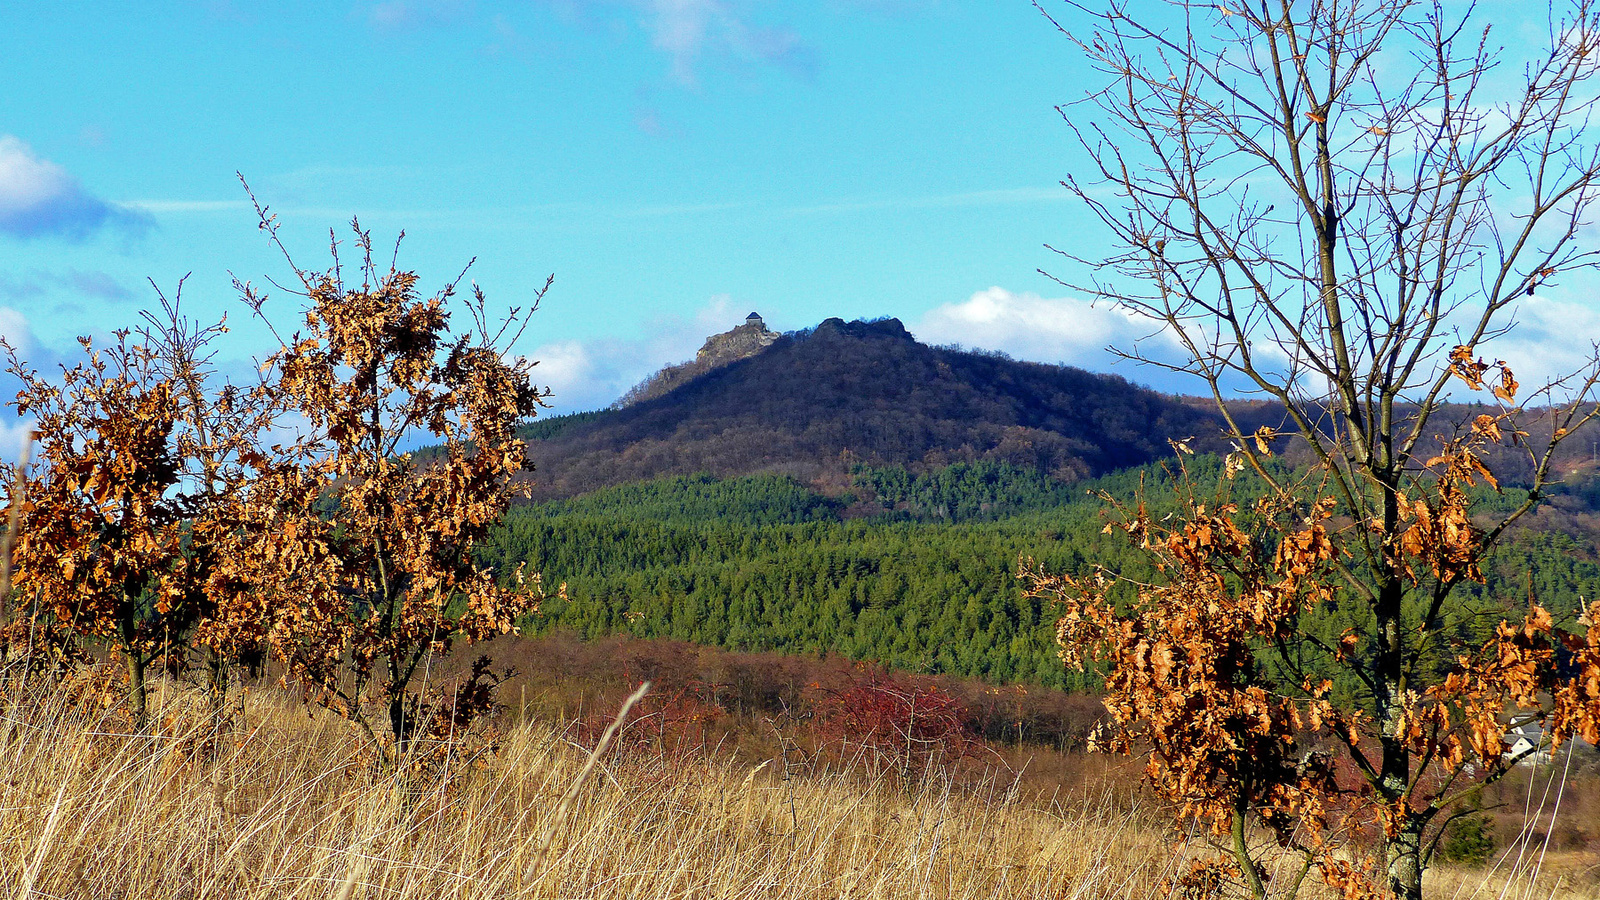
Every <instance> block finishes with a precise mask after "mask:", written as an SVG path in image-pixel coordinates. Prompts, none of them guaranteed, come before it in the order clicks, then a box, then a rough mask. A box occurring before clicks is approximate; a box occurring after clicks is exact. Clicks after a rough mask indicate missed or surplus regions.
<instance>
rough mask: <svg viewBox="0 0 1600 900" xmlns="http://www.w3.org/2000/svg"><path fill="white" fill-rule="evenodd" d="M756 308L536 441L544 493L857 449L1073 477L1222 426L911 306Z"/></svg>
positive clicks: (886, 457) (830, 469)
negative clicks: (982, 345) (827, 315)
mask: <svg viewBox="0 0 1600 900" xmlns="http://www.w3.org/2000/svg"><path fill="white" fill-rule="evenodd" d="M746 321H747V324H744V325H740V326H737V327H735V328H733V329H731V330H729V331H726V332H723V333H722V334H719V335H712V336H711V337H710V338H709V339H707V341H706V346H705V347H703V348H701V351H700V354H699V355H698V356H697V357H696V358H695V359H694V360H692V361H690V362H687V363H683V364H682V365H678V366H669V367H668V368H666V369H664V370H662V372H660V373H658V374H657V375H656V376H654V377H653V378H651V379H649V380H648V381H646V382H644V383H643V384H641V385H640V386H639V387H637V388H635V389H634V390H633V391H630V392H629V394H628V396H627V397H625V398H624V399H623V401H621V402H619V404H618V406H617V407H615V408H613V409H612V410H611V411H608V412H603V413H599V414H595V415H592V416H590V417H587V418H583V419H574V420H573V422H572V423H571V424H570V425H564V426H562V427H560V428H559V430H551V431H549V433H548V434H547V435H545V437H544V438H543V439H542V440H540V442H539V444H538V446H537V447H536V448H535V449H534V450H533V451H532V456H533V458H534V460H535V461H536V464H537V466H538V469H537V472H536V474H535V475H534V480H535V490H536V491H537V493H538V495H539V496H545V497H555V496H572V495H575V494H581V493H585V492H587V491H591V490H594V489H596V488H599V487H605V486H607V485H612V484H623V483H626V482H630V481H638V480H644V479H649V478H657V477H660V476H663V475H676V474H693V473H699V472H706V473H710V474H713V475H717V476H732V475H743V474H752V473H758V472H778V473H783V474H788V475H793V476H795V477H797V478H799V479H801V480H803V481H808V482H811V483H814V484H818V485H828V486H834V487H838V486H843V485H848V483H849V478H850V474H849V473H850V467H851V466H852V465H853V464H854V463H857V462H860V463H866V464H869V465H877V466H903V467H906V468H908V469H911V470H913V471H924V470H933V469H938V468H942V467H944V466H947V465H949V464H951V463H954V462H962V461H966V462H976V461H980V460H992V461H996V462H1003V463H1007V464H1010V465H1015V466H1021V467H1024V468H1030V469H1036V470H1038V471H1040V472H1044V473H1047V474H1049V475H1051V476H1053V477H1055V478H1058V479H1061V480H1073V479H1076V478H1081V477H1083V476H1087V475H1097V474H1101V473H1104V472H1109V471H1112V470H1114V469H1118V468H1122V467H1125V466H1129V465H1137V464H1142V463H1146V462H1149V461H1151V460H1153V459H1157V458H1160V457H1162V456H1164V455H1166V454H1167V453H1169V452H1170V450H1169V449H1168V447H1167V439H1168V438H1174V437H1177V438H1183V437H1189V436H1192V435H1202V434H1206V433H1208V432H1209V433H1216V431H1217V430H1218V427H1219V426H1218V424H1217V423H1216V422H1215V421H1214V419H1215V417H1214V416H1212V415H1209V414H1207V413H1205V412H1204V411H1202V410H1199V409H1197V408H1195V407H1192V406H1190V405H1188V404H1185V403H1184V402H1182V401H1179V400H1175V399H1172V398H1168V397H1164V396H1162V395H1160V394H1157V393H1155V392H1154V391H1150V390H1148V389H1146V388H1142V387H1139V386H1137V385H1134V384H1131V383H1129V382H1127V381H1126V380H1124V379H1122V378H1118V377H1115V376H1110V375H1096V374H1093V373H1090V372H1086V371H1084V370H1082V369H1075V368H1072V367H1069V366H1052V365H1044V364H1041V363H1029V362H1019V361H1016V360H1012V359H1009V358H1007V357H1004V356H1001V355H997V354H986V353H976V352H971V353H969V352H965V351H959V350H954V349H948V348H941V347H929V346H926V345H924V344H921V343H918V342H917V340H916V339H915V338H914V337H912V336H911V334H910V333H909V332H908V331H906V328H905V325H904V324H902V323H901V322H900V321H899V320H897V319H892V318H885V319H878V320H876V321H855V322H846V321H844V320H843V319H838V318H833V319H827V320H825V321H823V322H822V323H820V324H818V325H817V326H816V327H814V328H810V329H805V330H802V331H798V332H793V333H791V334H788V335H781V336H780V335H777V334H774V333H773V332H771V331H768V330H767V328H766V326H765V325H760V324H756V322H755V321H754V320H746ZM554 421H559V420H553V422H554Z"/></svg>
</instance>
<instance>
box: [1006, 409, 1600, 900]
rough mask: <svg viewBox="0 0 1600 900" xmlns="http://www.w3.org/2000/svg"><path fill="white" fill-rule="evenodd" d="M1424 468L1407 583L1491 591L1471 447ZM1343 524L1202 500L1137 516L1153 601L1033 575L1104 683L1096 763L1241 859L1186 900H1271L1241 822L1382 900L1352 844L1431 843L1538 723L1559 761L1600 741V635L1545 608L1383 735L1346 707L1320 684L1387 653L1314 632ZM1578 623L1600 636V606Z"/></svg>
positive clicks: (1465, 654)
mask: <svg viewBox="0 0 1600 900" xmlns="http://www.w3.org/2000/svg"><path fill="white" fill-rule="evenodd" d="M1481 431H1482V432H1486V433H1492V431H1493V430H1492V429H1489V428H1483V429H1481ZM1429 465H1430V467H1432V468H1433V469H1434V471H1435V481H1434V483H1433V484H1434V488H1435V490H1434V492H1433V494H1432V495H1431V496H1430V497H1429V498H1428V499H1427V500H1426V501H1424V500H1420V499H1419V500H1415V501H1411V502H1409V503H1407V504H1406V505H1405V506H1404V513H1405V515H1406V516H1407V517H1408V521H1409V525H1408V526H1407V527H1406V529H1405V531H1404V532H1403V533H1402V536H1401V540H1400V541H1399V542H1398V546H1397V547H1396V548H1394V553H1395V561H1396V563H1397V564H1398V565H1399V566H1400V567H1401V568H1402V569H1403V570H1404V571H1407V572H1411V573H1412V577H1413V578H1414V579H1415V578H1416V577H1417V575H1418V573H1421V572H1429V573H1431V574H1432V575H1433V577H1434V578H1435V579H1437V580H1438V583H1443V584H1450V583H1454V582H1458V581H1460V580H1462V579H1466V578H1473V579H1477V580H1481V579H1482V574H1481V572H1480V571H1479V569H1478V559H1479V554H1480V553H1481V546H1480V544H1481V538H1482V534H1481V532H1479V531H1478V530H1477V529H1476V528H1475V527H1473V525H1472V524H1471V522H1470V519H1469V517H1468V511H1469V510H1468V500H1467V497H1466V494H1465V488H1466V487H1467V486H1470V485H1471V484H1473V483H1474V482H1475V481H1476V480H1479V479H1483V478H1484V477H1485V475H1486V474H1487V473H1486V472H1485V471H1483V469H1482V465H1481V463H1480V462H1478V460H1477V458H1476V456H1475V455H1473V454H1472V450H1471V443H1470V441H1468V442H1464V443H1462V444H1459V445H1453V446H1451V447H1450V448H1448V449H1447V450H1446V451H1445V452H1444V453H1443V454H1441V456H1440V457H1439V458H1437V459H1435V460H1432V461H1431V462H1430V464H1429ZM1491 483H1492V482H1491ZM1337 511H1338V504H1337V503H1335V501H1334V500H1333V499H1331V498H1327V497H1324V498H1322V499H1320V500H1317V501H1315V502H1313V503H1311V504H1309V505H1307V504H1305V503H1303V502H1297V501H1295V500H1294V499H1293V498H1291V497H1287V496H1280V497H1277V498H1271V497H1269V498H1267V499H1265V500H1262V501H1259V502H1257V503H1256V504H1253V505H1252V507H1251V509H1250V510H1249V512H1248V513H1241V511H1240V509H1239V508H1238V507H1237V506H1236V505H1235V504H1233V503H1230V502H1222V503H1214V504H1210V505H1208V504H1205V503H1201V502H1198V501H1196V500H1193V499H1191V500H1190V501H1189V502H1188V504H1187V505H1186V506H1185V507H1184V508H1183V509H1181V510H1180V511H1179V512H1178V513H1176V514H1174V515H1172V516H1169V517H1167V518H1165V519H1162V520H1161V521H1159V522H1156V521H1152V520H1151V516H1150V515H1149V513H1147V512H1146V510H1145V508H1144V506H1143V505H1142V504H1141V505H1140V506H1139V507H1138V508H1137V510H1135V511H1131V513H1129V514H1128V515H1127V518H1126V521H1124V522H1122V523H1121V524H1120V528H1119V530H1122V531H1124V532H1125V533H1127V534H1128V535H1129V537H1130V539H1132V540H1133V541H1134V542H1135V543H1136V544H1138V545H1139V546H1142V547H1144V548H1146V549H1147V550H1148V551H1149V552H1150V553H1151V555H1152V557H1153V561H1154V562H1155V563H1156V565H1157V568H1158V570H1159V572H1160V577H1159V579H1157V580H1156V581H1155V582H1153V583H1139V582H1133V581H1130V580H1128V579H1126V578H1123V577H1121V576H1119V575H1117V574H1116V573H1114V572H1110V571H1107V570H1104V569H1097V570H1095V571H1093V572H1092V573H1091V574H1089V575H1087V576H1075V575H1064V574H1050V573H1046V572H1043V571H1042V570H1040V569H1039V568H1038V567H1036V566H1034V565H1032V564H1031V563H1025V564H1024V566H1023V568H1022V571H1021V578H1022V579H1023V581H1024V584H1025V587H1026V590H1027V593H1028V594H1029V595H1030V596H1032V597H1038V598H1041V599H1046V600H1050V601H1052V602H1054V603H1055V604H1057V606H1058V609H1059V610H1060V612H1061V618H1060V619H1059V620H1058V622H1057V626H1056V637H1057V641H1058V643H1059V645H1060V649H1061V656H1062V658H1063V660H1065V661H1066V662H1067V664H1068V665H1071V666H1074V667H1076V668H1079V669H1084V668H1087V667H1089V666H1093V665H1102V666H1105V667H1107V669H1108V671H1107V672H1106V676H1105V687H1106V697H1105V706H1106V709H1107V711H1108V712H1109V713H1110V722H1109V724H1108V725H1107V726H1106V727H1105V728H1103V730H1102V731H1101V732H1100V733H1099V734H1097V735H1096V738H1095V741H1094V743H1093V746H1095V747H1096V748H1097V749H1101V750H1109V751H1112V752H1120V753H1134V752H1138V753H1141V754H1142V755H1144V756H1145V758H1146V768H1145V771H1146V774H1147V776H1148V777H1149V779H1150V783H1151V784H1152V785H1153V786H1154V788H1155V790H1156V791H1157V792H1158V793H1159V794H1160V795H1161V796H1163V797H1165V798H1166V799H1168V800H1170V801H1172V802H1173V803H1175V804H1176V805H1177V806H1178V809H1179V811H1180V813H1181V814H1182V815H1183V816H1185V817H1188V818H1194V819H1198V820H1199V821H1201V822H1203V823H1205V824H1206V825H1207V826H1208V827H1209V831H1210V833H1211V834H1212V835H1213V836H1214V839H1216V840H1217V841H1218V842H1219V843H1220V845H1221V846H1222V847H1224V848H1225V849H1226V851H1227V853H1228V854H1229V856H1231V858H1232V861H1231V862H1226V863H1224V862H1218V863H1216V864H1215V865H1213V864H1210V863H1207V864H1203V865H1199V866H1197V867H1196V869H1195V870H1194V872H1192V873H1190V876H1188V877H1186V878H1185V879H1180V881H1179V882H1178V883H1177V884H1176V885H1175V886H1176V887H1178V888H1180V889H1182V890H1183V891H1186V892H1188V893H1190V894H1194V895H1200V894H1204V893H1205V892H1206V891H1212V892H1213V893H1215V892H1216V891H1217V890H1220V888H1219V885H1220V884H1222V881H1221V880H1219V879H1222V878H1223V876H1224V875H1225V874H1227V873H1233V874H1232V875H1231V876H1229V877H1231V878H1232V879H1233V880H1234V881H1235V882H1237V881H1238V880H1239V879H1241V878H1242V879H1243V881H1244V882H1245V883H1247V884H1248V885H1250V892H1251V893H1252V894H1254V895H1257V896H1264V893H1263V892H1264V891H1265V890H1266V889H1267V886H1266V884H1265V881H1264V879H1265V872H1266V869H1265V868H1264V867H1261V866H1259V865H1258V864H1257V863H1256V862H1255V853H1256V852H1257V851H1256V850H1255V849H1253V848H1252V847H1251V846H1249V845H1248V842H1247V840H1246V835H1247V833H1248V829H1249V824H1248V823H1251V822H1259V823H1260V824H1261V825H1263V826H1265V827H1266V828H1267V829H1268V831H1270V833H1271V834H1272V835H1274V836H1275V838H1276V840H1277V843H1279V844H1280V845H1281V846H1282V847H1285V848H1288V849H1290V850H1291V851H1293V852H1296V853H1299V854H1301V856H1302V858H1303V859H1304V861H1305V866H1306V867H1307V868H1308V869H1310V868H1313V867H1314V868H1315V869H1316V870H1317V871H1318V872H1319V873H1320V874H1321V876H1322V879H1323V881H1324V882H1325V883H1327V884H1328V885H1330V886H1332V887H1334V888H1336V889H1337V890H1338V891H1339V892H1340V893H1342V894H1343V895H1344V896H1348V897H1363V896H1374V895H1376V894H1377V892H1378V889H1377V887H1376V885H1375V883H1374V882H1373V881H1372V880H1371V878H1370V877H1369V873H1368V872H1367V871H1366V870H1365V869H1363V868H1362V867H1361V866H1357V865H1352V864H1351V862H1350V861H1349V859H1348V856H1347V855H1343V854H1342V853H1341V851H1340V848H1339V840H1338V839H1337V837H1338V836H1339V835H1348V834H1349V833H1351V832H1352V831H1354V830H1359V829H1363V828H1371V829H1375V830H1377V831H1378V832H1380V833H1382V834H1383V835H1385V836H1386V837H1387V838H1388V839H1390V840H1394V839H1396V838H1397V837H1398V836H1399V835H1401V833H1402V832H1403V831H1408V830H1415V829H1417V828H1418V827H1425V826H1426V825H1427V823H1428V822H1429V821H1432V820H1433V818H1434V816H1436V815H1437V814H1438V813H1439V812H1440V811H1442V810H1445V809H1448V808H1449V807H1450V804H1451V803H1452V802H1454V800H1453V799H1452V798H1454V797H1457V796H1458V795H1459V793H1460V791H1461V790H1462V788H1463V787H1464V786H1469V785H1470V784H1471V783H1475V782H1476V781H1481V780H1483V779H1494V778H1498V777H1500V776H1501V775H1503V774H1504V773H1505V772H1507V771H1509V769H1510V767H1511V766H1512V765H1514V764H1515V763H1516V762H1517V760H1516V759H1513V758H1509V757H1507V756H1506V755H1505V753H1506V748H1507V746H1508V744H1507V741H1506V735H1507V733H1508V731H1509V730H1510V729H1511V728H1512V727H1513V726H1514V725H1517V724H1522V723H1529V722H1535V723H1538V724H1539V725H1540V726H1541V727H1543V728H1544V729H1545V732H1546V734H1547V735H1548V737H1549V740H1550V741H1551V742H1553V743H1556V744H1559V743H1561V742H1563V741H1565V740H1568V739H1570V738H1571V737H1572V736H1578V737H1582V738H1583V739H1585V740H1590V741H1593V740H1594V739H1595V738H1596V737H1600V629H1597V628H1595V627H1592V625H1591V627H1589V628H1588V631H1587V632H1586V633H1584V634H1575V633H1567V632H1564V631H1561V630H1560V629H1558V628H1557V627H1556V626H1555V624H1554V622H1553V621H1552V619H1551V617H1550V616H1549V614H1548V613H1546V612H1545V611H1544V610H1543V609H1542V608H1540V607H1538V606H1533V607H1531V609H1530V611H1529V613H1528V615H1527V616H1526V618H1525V619H1524V620H1523V621H1522V622H1521V623H1520V624H1512V623H1509V622H1507V623H1501V625H1500V626H1499V627H1498V628H1497V629H1496V632H1495V634H1494V637H1493V638H1492V639H1491V640H1490V641H1489V642H1488V643H1486V644H1484V645H1482V646H1472V645H1466V644H1463V645H1458V646H1457V652H1458V656H1457V657H1456V658H1455V659H1454V660H1453V663H1454V664H1453V665H1452V666H1450V667H1448V670H1447V671H1446V672H1445V673H1444V674H1443V675H1442V676H1440V677H1439V678H1437V679H1436V680H1433V681H1432V682H1431V683H1427V682H1425V683H1424V684H1423V685H1421V686H1419V687H1418V688H1416V689H1411V690H1407V691H1404V692H1402V693H1401V694H1400V695H1398V696H1395V697H1391V698H1390V699H1389V703H1390V708H1391V710H1392V711H1393V712H1392V714H1391V716H1390V717H1389V719H1388V720H1387V721H1379V720H1377V719H1375V718H1374V717H1373V716H1372V715H1371V714H1370V712H1368V711H1367V710H1366V709H1364V703H1363V702H1362V701H1361V700H1360V698H1359V697H1358V698H1356V699H1355V700H1354V701H1352V700H1344V701H1341V702H1337V703H1336V702H1335V701H1334V699H1333V696H1334V695H1333V692H1332V687H1333V684H1332V681H1331V680H1330V678H1329V677H1327V675H1325V674H1324V673H1329V674H1332V673H1344V674H1345V675H1348V676H1350V677H1352V678H1353V679H1355V680H1356V681H1357V682H1358V683H1359V681H1360V679H1362V678H1370V676H1368V675H1366V674H1365V673H1366V669H1365V668H1364V667H1365V666H1367V665H1368V664H1369V661H1370V659H1371V655H1372V653H1373V652H1374V648H1375V646H1376V643H1377V641H1378V640H1380V639H1381V636H1375V635H1370V634H1369V635H1363V634H1360V633H1358V632H1357V631H1354V630H1352V631H1347V632H1346V633H1345V634H1344V635H1343V636H1342V637H1340V638H1339V639H1338V640H1337V641H1334V642H1332V643H1324V642H1323V641H1322V640H1321V639H1320V638H1318V637H1317V634H1316V632H1315V630H1313V629H1311V628H1309V627H1308V621H1310V620H1312V619H1313V617H1314V615H1315V614H1316V612H1317V611H1318V610H1319V609H1322V608H1326V607H1329V606H1330V605H1331V604H1334V603H1337V602H1340V601H1341V600H1342V599H1344V598H1347V597H1349V595H1350V586H1349V584H1348V582H1347V580H1346V575H1345V573H1344V571H1343V570H1342V569H1341V564H1342V561H1343V560H1342V554H1341V551H1340V550H1339V549H1338V547H1339V541H1340V540H1342V539H1344V537H1356V536H1358V535H1357V533H1356V532H1355V530H1354V526H1353V525H1347V526H1344V527H1345V528H1347V529H1349V530H1350V532H1351V533H1350V534H1349V535H1346V536H1341V535H1340V534H1339V533H1338V530H1337V529H1336V528H1335V527H1334V523H1335V522H1336V521H1337V515H1336V513H1337ZM1124 512H1128V511H1126V510H1124ZM1583 621H1584V622H1586V623H1594V622H1597V621H1600V603H1597V604H1595V605H1593V606H1591V607H1590V609H1589V611H1588V613H1587V616H1586V618H1585V619H1584V620H1583ZM1397 749H1398V751H1399V752H1403V753H1405V754H1407V758H1408V759H1409V760H1410V763H1409V765H1408V767H1407V769H1405V770H1404V771H1405V774H1404V776H1403V778H1404V780H1403V781H1402V782H1401V783H1400V784H1388V783H1386V782H1387V775H1386V772H1385V767H1384V766H1383V765H1382V764H1381V760H1382V758H1383V754H1384V753H1385V752H1388V753H1394V752H1396V750H1397ZM1380 787H1385V788H1387V791H1384V790H1379V788H1380ZM1440 821H1442V818H1441V819H1440ZM1226 835H1231V836H1232V840H1231V842H1230V841H1229V840H1227V839H1225V836H1226ZM1197 892H1198V893H1197Z"/></svg>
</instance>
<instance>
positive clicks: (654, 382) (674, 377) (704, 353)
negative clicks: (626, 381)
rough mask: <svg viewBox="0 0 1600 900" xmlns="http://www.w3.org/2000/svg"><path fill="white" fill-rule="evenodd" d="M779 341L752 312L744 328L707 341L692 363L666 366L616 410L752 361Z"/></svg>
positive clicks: (632, 391)
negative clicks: (735, 365) (712, 372)
mask: <svg viewBox="0 0 1600 900" xmlns="http://www.w3.org/2000/svg"><path fill="white" fill-rule="evenodd" d="M777 340H778V333H777V332H776V331H771V330H769V329H768V328H767V326H766V324H765V323H764V322H762V321H761V317H760V316H758V315H756V314H755V313H751V314H750V315H749V317H748V318H746V319H745V321H744V324H743V325H739V326H736V327H735V328H733V329H732V330H729V331H724V332H723V333H721V334H713V335H712V336H710V337H708V338H706V342H705V345H704V346H703V347H701V348H700V352H698V353H696V354H695V357H694V360H693V361H691V362H686V363H680V364H679V365H675V366H667V367H666V368H665V369H662V370H661V371H659V372H657V373H656V374H654V375H652V376H650V377H649V378H646V379H645V380H644V381H642V382H640V383H639V384H637V385H635V386H634V387H633V388H632V389H631V390H629V391H628V393H626V394H624V395H623V396H622V399H620V400H618V401H617V402H616V404H615V407H616V408H618V409H621V408H624V407H628V406H632V405H633V404H635V403H643V402H644V401H646V400H652V399H654V398H656V397H660V396H661V395H663V394H665V393H667V392H668V391H670V390H672V389H673V388H676V387H678V386H680V385H684V384H688V383H689V382H690V381H693V380H694V379H696V378H698V377H699V376H701V375H704V374H705V373H707V372H710V371H712V370H714V369H720V368H722V367H723V366H726V365H731V364H733V363H736V362H738V361H739V360H741V359H749V358H750V357H752V356H755V355H756V354H757V353H760V352H761V351H763V350H765V349H767V348H768V347H770V346H772V344H773V342H775V341H777Z"/></svg>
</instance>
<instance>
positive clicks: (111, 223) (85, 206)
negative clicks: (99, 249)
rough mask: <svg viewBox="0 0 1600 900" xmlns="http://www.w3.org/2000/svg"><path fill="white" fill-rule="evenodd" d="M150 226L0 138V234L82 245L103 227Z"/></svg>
mask: <svg viewBox="0 0 1600 900" xmlns="http://www.w3.org/2000/svg"><path fill="white" fill-rule="evenodd" d="M149 225H150V219H149V217H148V216H147V215H146V214H144V213H141V212H137V211H134V210H131V209H127V208H125V207H122V206H118V205H116V204H114V203H109V202H107V201H105V200H101V199H100V198H98V197H95V196H93V195H92V194H90V193H89V192H88V191H86V190H85V189H84V187H83V185H82V184H80V183H79V181H78V179H76V178H74V177H73V176H72V175H71V174H70V173H68V172H67V170H66V169H63V168H62V167H60V166H58V165H56V164H55V163H53V162H50V161H49V160H47V159H40V158H39V157H38V156H36V155H34V152H33V149H32V148H30V147H29V146H28V145H27V144H25V143H23V142H22V141H21V140H20V139H18V138H16V137H14V136H12V135H9V134H8V135H0V234H7V235H10V236H12V237H16V238H23V239H28V238H38V237H46V236H55V237H65V238H69V239H72V240H82V239H84V238H86V237H88V236H89V235H90V234H93V233H94V232H97V231H100V230H101V229H104V228H109V227H119V228H123V229H126V230H129V231H134V232H138V231H143V230H144V229H145V228H146V227H148V226H149Z"/></svg>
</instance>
